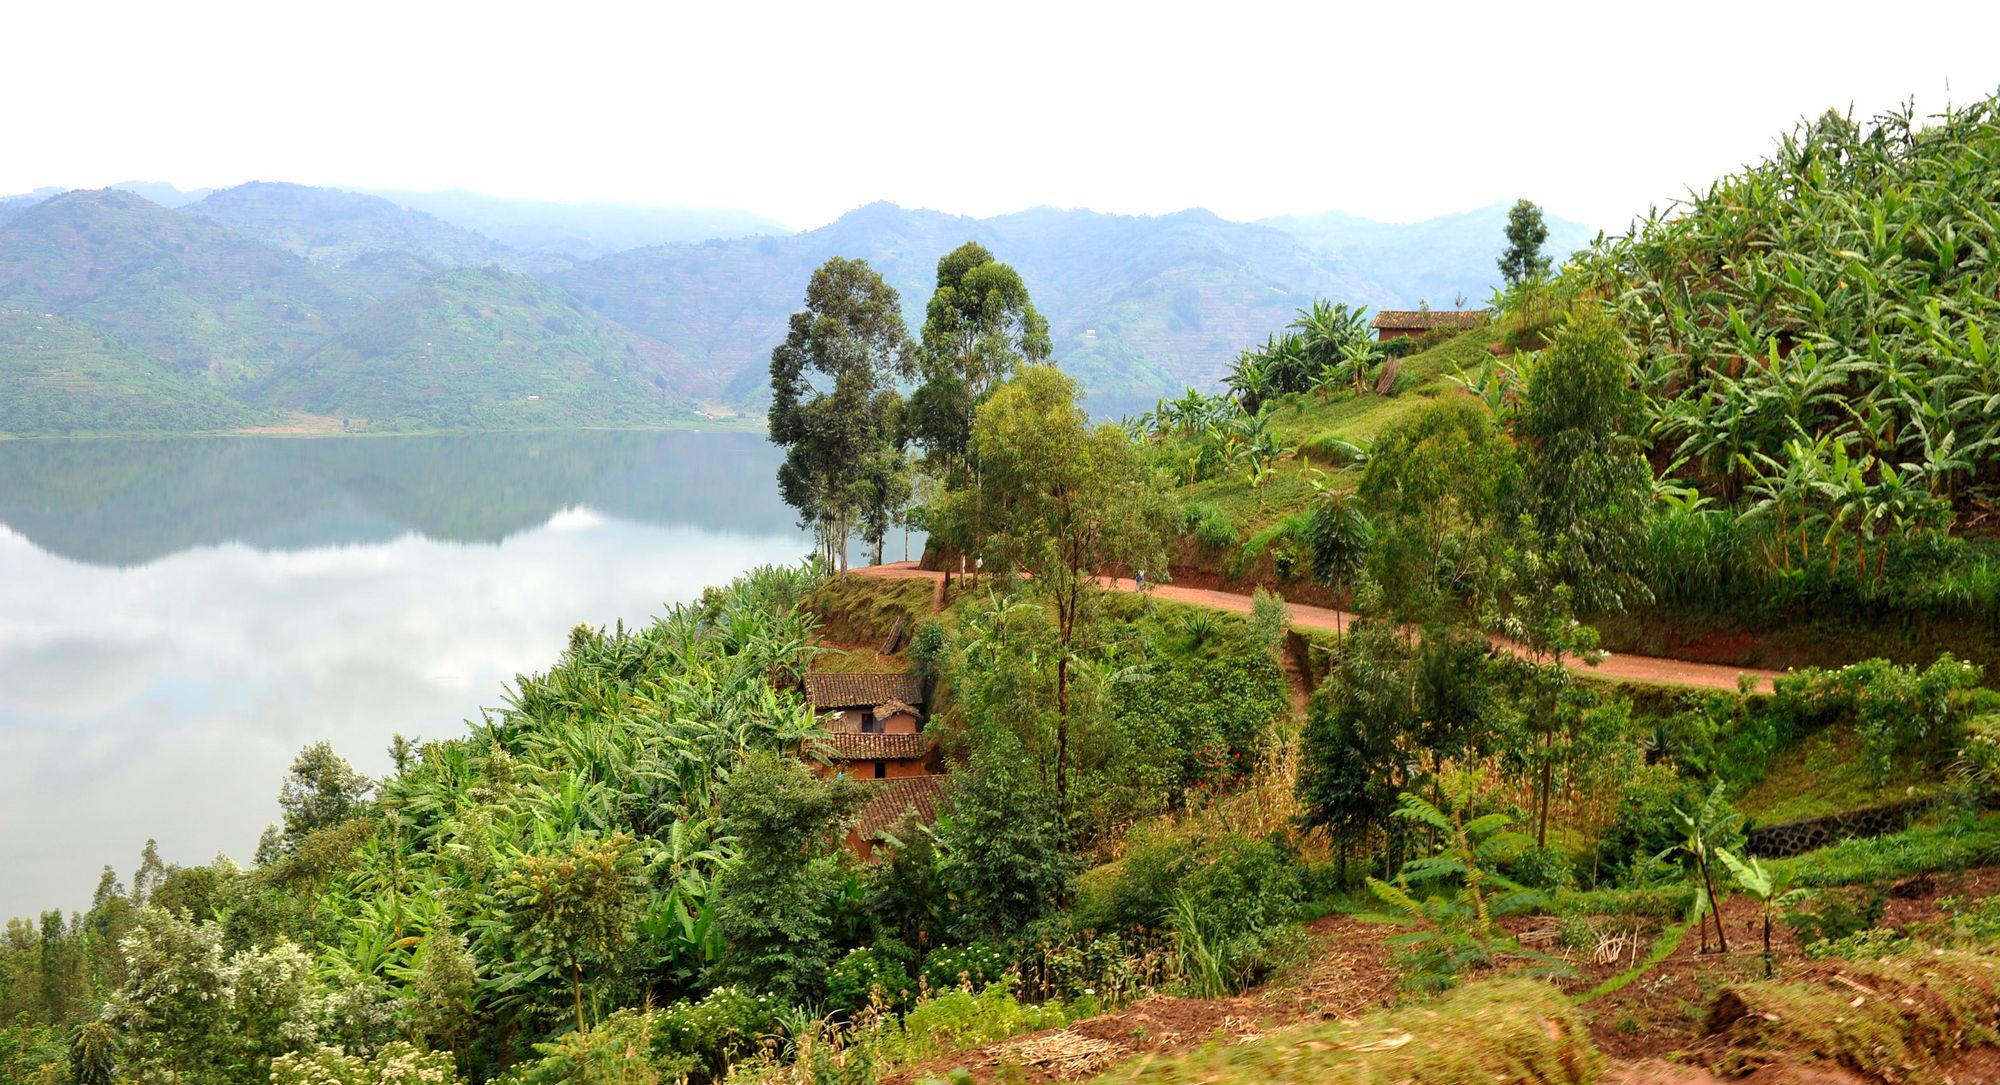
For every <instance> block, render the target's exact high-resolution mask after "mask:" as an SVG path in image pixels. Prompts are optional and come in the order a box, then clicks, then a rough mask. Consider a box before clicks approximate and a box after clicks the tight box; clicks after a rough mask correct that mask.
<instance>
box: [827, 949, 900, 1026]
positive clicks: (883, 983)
mask: <svg viewBox="0 0 2000 1085" xmlns="http://www.w3.org/2000/svg"><path fill="white" fill-rule="evenodd" d="M915 986H916V985H915V984H914V983H912V982H911V981H910V973H909V971H908V970H907V969H905V968H904V967H903V963H902V962H901V961H898V960H896V959H895V958H893V957H891V956H889V955H888V954H886V953H884V952H882V951H881V950H879V949H875V948H872V947H863V948H859V949H851V950H848V951H847V956H845V957H842V958H841V959H840V960H838V961H836V962H834V965H833V968H832V969H831V970H829V971H828V973H827V977H826V1005H827V1008H828V1009H830V1010H836V1011H839V1012H843V1013H849V1014H853V1013H859V1012H860V1011H862V1010H864V1009H867V1008H868V1007H870V1006H879V1007H881V1008H883V1009H888V1010H897V1009H901V1008H902V1007H903V1005H904V1003H906V1002H908V1001H909V998H910V995H911V993H912V992H913V991H914V989H915Z"/></svg>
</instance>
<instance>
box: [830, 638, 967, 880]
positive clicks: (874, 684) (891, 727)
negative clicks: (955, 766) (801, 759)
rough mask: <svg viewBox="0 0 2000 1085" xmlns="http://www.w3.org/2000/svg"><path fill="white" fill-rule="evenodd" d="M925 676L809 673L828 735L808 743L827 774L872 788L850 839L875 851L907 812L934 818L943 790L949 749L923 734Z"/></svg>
mask: <svg viewBox="0 0 2000 1085" xmlns="http://www.w3.org/2000/svg"><path fill="white" fill-rule="evenodd" d="M926 692H927V691H926V689H925V684H924V680H923V676H921V675H916V674H908V673H877V674H819V673H814V674H808V675H806V677H805V694H806V700H807V701H808V702H810V703H811V704H812V706H813V708H814V709H815V710H816V711H818V712H819V713H821V715H822V718H823V719H824V720H825V726H826V730H827V734H826V737H825V738H823V739H821V740H819V741H818V742H815V743H813V744H811V745H810V746H809V747H808V748H807V749H806V751H805V753H806V758H807V760H808V762H809V763H810V764H811V765H812V766H813V769H814V771H815V772H818V773H819V774H820V775H822V776H829V777H831V776H845V777H847V778H848V779H852V780H858V781H860V782H861V783H862V784H863V785H864V786H866V787H867V788H868V789H869V791H870V795H869V798H868V801H867V802H866V803H865V804H863V806H862V808H861V811H860V814H859V815H858V816H857V818H856V821H855V826H854V828H853V829H852V830H851V831H850V832H849V833H848V836H847V842H848V846H849V847H851V848H853V849H854V851H855V853H856V854H858V855H860V856H861V857H862V858H864V859H867V858H871V857H872V856H873V854H874V850H875V842H876V841H877V840H879V839H880V838H881V836H882V834H884V833H886V832H890V831H892V830H894V829H895V828H896V827H897V826H899V825H901V824H902V823H903V822H904V820H905V819H906V818H909V817H913V816H914V817H916V818H917V819H918V820H920V821H930V820H932V819H934V818H935V817H936V816H937V811H938V808H939V806H940V805H941V803H942V801H943V796H944V788H943V781H944V772H945V768H944V757H943V755H942V754H940V753H939V751H938V749H937V743H936V742H934V741H932V739H931V737H930V736H929V735H926V734H924V733H923V732H924V710H923V705H924V701H925V698H924V695H925V693H926Z"/></svg>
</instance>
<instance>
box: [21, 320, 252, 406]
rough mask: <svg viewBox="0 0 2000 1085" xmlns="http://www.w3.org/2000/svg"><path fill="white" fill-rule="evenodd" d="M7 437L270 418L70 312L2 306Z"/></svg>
mask: <svg viewBox="0 0 2000 1085" xmlns="http://www.w3.org/2000/svg"><path fill="white" fill-rule="evenodd" d="M0 374H4V376H5V381H6V394H5V395H0V436H13V435H21V434H29V433H57V434H92V433H201V432H214V431H219V430H231V429H239V428H241V427H244V426H250V425H256V424H258V423H260V422H264V421H267V420H268V416H267V415H265V414H264V413H263V412H261V411H258V410H257V409H255V408H252V407H248V406H245V405H244V404H242V403H239V402H236V401H235V400H232V399H230V398H229V397H227V396H225V395H223V394H222V393H221V392H219V391H217V390H216V389H215V388H214V387H213V386H212V385H210V384H209V383H208V382H207V381H205V380H203V379H201V378H199V377H194V376H189V375H187V374H184V373H177V372H174V371H173V370H171V369H168V368H166V367H165V366H163V365H161V364H160V363H159V362H158V361H156V360H155V359H152V358H149V357H147V356H146V355H144V354H141V353H139V352H138V351H136V350H133V349H132V348H131V347H129V346H127V345H125V344H123V343H120V342H118V341H116V340H114V339H111V338H110V337H108V336H107V335H105V334H104V333H103V332H101V331H98V330H97V329H96V328H93V327H91V326H90V325H88V324H84V323H82V322H80V321H77V320H73V319H71V318H69V317H66V316H59V315H55V314H44V313H36V312H30V311H28V310H25V309H12V308H4V307H0Z"/></svg>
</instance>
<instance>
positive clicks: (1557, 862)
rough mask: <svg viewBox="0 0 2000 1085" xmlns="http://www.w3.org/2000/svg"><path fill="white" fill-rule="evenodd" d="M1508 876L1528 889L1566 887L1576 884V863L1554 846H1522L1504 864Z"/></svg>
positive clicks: (1552, 889)
mask: <svg viewBox="0 0 2000 1085" xmlns="http://www.w3.org/2000/svg"><path fill="white" fill-rule="evenodd" d="M1505 869H1506V874H1507V876H1508V877H1510V878H1512V879H1514V880H1515V881H1517V882H1520V883H1521V884H1522V885H1525V886H1527V887H1528V888H1530V889H1547V890H1551V891H1554V890H1557V889H1568V888H1570V887H1572V886H1574V885H1576V864H1575V863H1574V862H1573V861H1572V860H1571V859H1570V857H1569V856H1567V855H1564V854H1563V853H1562V852H1560V851H1557V850H1556V849H1554V848H1535V847H1530V848H1523V849H1521V852H1520V854H1518V855H1516V856H1514V858H1513V860H1512V861H1511V862H1509V863H1508V864H1507V865H1506V868H1505Z"/></svg>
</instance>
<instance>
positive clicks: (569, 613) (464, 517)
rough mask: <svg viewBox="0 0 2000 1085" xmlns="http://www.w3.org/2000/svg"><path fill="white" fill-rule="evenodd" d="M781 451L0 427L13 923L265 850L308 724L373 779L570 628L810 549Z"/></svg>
mask: <svg viewBox="0 0 2000 1085" xmlns="http://www.w3.org/2000/svg"><path fill="white" fill-rule="evenodd" d="M778 461H779V452H778V450H776V449H774V448H773V447H772V446H770V445H769V444H768V443H766V442H765V441H764V439H763V437H762V436H761V435H759V434H754V433H694V432H654V433H632V432H624V433H620V432H591V433H553V434H500V435H479V436H462V437H424V438H420V437H410V438H390V437H373V438H360V439H324V440H284V439H251V438H242V439H235V438H203V439H189V440H154V441H125V440H118V441H113V440H92V441H15V442H0V871H4V872H5V874H4V877H0V916H12V915H27V914H31V913H34V912H37V911H40V910H41V909H45V908H51V907H61V908H64V909H65V910H68V909H72V908H81V907H83V906H85V905H87V903H88V901H89V899H90V892H91V889H92V888H93V887H94V886H95V885H96V882H97V876H98V871H99V870H100V869H101V868H102V866H103V865H104V864H106V863H110V864H111V865H112V866H113V867H114V868H115V869H116V870H117V871H118V873H119V876H120V877H121V879H124V880H126V881H129V880H130V878H131V874H132V871H133V869H134V868H135V867H136V866H137V863H138V859H139V852H140V849H141V848H142V847H143V846H144V844H145V841H146V838H147V837H149V836H151V837H156V838H158V840H159V843H160V851H161V854H162V855H163V856H164V857H165V858H166V859H167V860H168V861H169V862H178V863H186V864H195V863H205V862H207V861H209V860H210V859H212V858H213V857H214V856H215V855H216V853H217V852H222V853H225V854H228V855H230V856H232V857H234V858H235V859H237V860H238V861H239V862H244V863H246V864H247V863H248V861H249V859H250V857H251V855H252V854H253V853H254V851H255V848H256V842H257V837H258V835H259V833H261V832H262V830H263V828H264V826H265V825H267V824H269V823H271V822H273V821H276V820H277V818H278V810H277V801H276V796H277V793H278V787H279V783H280V780H281V777H282V776H283V774H284V771H285V768H286V766H287V765H288V764H289V763H290V761H291V759H292V757H293V756H294V755H295V754H296V753H297V752H298V750H299V748H300V747H302V746H304V745H306V744H307V743H310V742H314V741H317V740H319V739H329V740H331V741H332V742H333V744H334V746H335V748H336V749H337V750H339V752H340V753H341V754H342V755H343V756H345V757H347V758H348V759H349V760H351V761H353V762H354V763H355V765H356V766H357V767H358V768H360V769H361V770H362V771H364V772H367V773H369V774H371V775H380V774H382V773H385V772H386V771H387V770H388V766H389V758H388V754H387V752H386V750H387V746H388V743H389V740H390V738H391V736H392V735H394V734H396V733H399V732H400V733H402V734H404V735H406V736H411V737H416V736H424V737H442V736H451V735H457V734H460V733H462V729H463V721H464V720H466V719H467V718H475V717H477V715H478V713H479V710H480V708H481V707H482V706H493V705H497V704H499V703H501V701H502V698H503V697H504V690H505V688H506V686H507V685H508V683H509V682H510V680H511V679H512V678H513V677H514V676H515V675H516V674H518V673H521V672H523V671H529V670H540V669H543V668H545V667H546V666H547V665H548V664H549V663H551V662H552V661H553V660H554V659H555V657H556V655H557V654H558V653H559V652H560V651H561V650H562V647H563V645H564V643H565V641H566V636H567V633H568V631H569V629H570V628H571V627H572V626H574V625H576V624H577V623H579V622H584V623H589V624H592V625H600V626H603V625H610V624H612V623H614V622H618V621H620V620H622V621H624V622H626V623H628V624H631V623H637V622H644V621H647V620H648V619H650V617H651V616H653V615H655V614H657V613H659V611H660V610H661V608H662V606H663V605H664V604H667V603H671V602H679V601H684V600H688V599H691V598H693V597H695V596H697V595H699V594H700V592H701V590H702V588H704V587H706V586H708V585H711V584H717V583H721V582H724V581H727V580H729V579H730V578H731V577H733V576H735V575H736V574H737V573H739V572H741V571H742V570H744V569H747V568H749V567H751V566H754V565H758V564H762V563H766V562H790V561H796V560H799V559H800V558H801V557H802V556H803V555H804V554H805V553H806V552H807V550H808V549H809V548H810V543H809V540H808V539H807V537H806V536H805V535H804V533H802V532H801V531H800V530H799V528H798V527H797V524H796V521H795V519H794V515H793V513H792V511H791V510H790V509H789V508H787V507H786V506H785V505H784V504H783V503H782V502H780V501H779V499H778V496H777V487H776V483H775V482H774V480H773V474H774V472H775V471H776V469H777V465H778ZM900 547H901V540H900V539H898V540H895V541H893V542H892V543H891V545H890V555H889V556H890V557H891V558H894V557H896V556H898V555H899V554H900ZM856 556H857V557H858V556H859V555H858V553H857V555H856Z"/></svg>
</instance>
